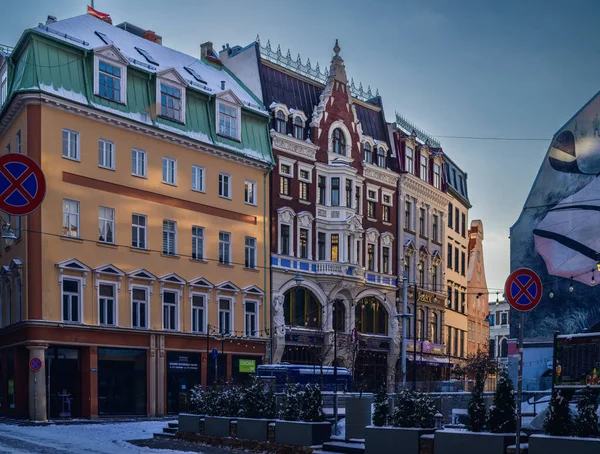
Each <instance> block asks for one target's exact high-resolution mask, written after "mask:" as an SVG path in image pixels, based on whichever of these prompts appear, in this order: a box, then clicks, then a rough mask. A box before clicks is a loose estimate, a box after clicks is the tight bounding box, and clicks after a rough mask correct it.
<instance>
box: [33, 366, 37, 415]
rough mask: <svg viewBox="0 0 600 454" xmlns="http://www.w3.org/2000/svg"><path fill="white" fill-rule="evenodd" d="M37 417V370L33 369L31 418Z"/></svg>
mask: <svg viewBox="0 0 600 454" xmlns="http://www.w3.org/2000/svg"><path fill="white" fill-rule="evenodd" d="M37 419H38V417H37V372H36V371H33V420H34V421H37Z"/></svg>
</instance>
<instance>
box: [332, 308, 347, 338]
mask: <svg viewBox="0 0 600 454" xmlns="http://www.w3.org/2000/svg"><path fill="white" fill-rule="evenodd" d="M333 320H334V323H335V329H337V330H338V331H339V332H345V331H346V307H345V306H344V302H343V301H340V300H335V301H334V304H333Z"/></svg>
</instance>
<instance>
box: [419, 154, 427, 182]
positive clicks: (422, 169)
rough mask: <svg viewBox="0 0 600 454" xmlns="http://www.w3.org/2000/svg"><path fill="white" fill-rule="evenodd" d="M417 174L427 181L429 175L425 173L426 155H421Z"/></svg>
mask: <svg viewBox="0 0 600 454" xmlns="http://www.w3.org/2000/svg"><path fill="white" fill-rule="evenodd" d="M419 176H420V177H421V180H423V181H427V180H428V179H429V175H427V156H423V155H421V172H420V175H419Z"/></svg>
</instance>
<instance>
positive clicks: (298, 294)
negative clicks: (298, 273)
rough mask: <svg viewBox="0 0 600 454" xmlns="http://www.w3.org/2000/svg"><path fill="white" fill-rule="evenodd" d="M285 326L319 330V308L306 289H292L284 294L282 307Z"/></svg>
mask: <svg viewBox="0 0 600 454" xmlns="http://www.w3.org/2000/svg"><path fill="white" fill-rule="evenodd" d="M283 312H284V316H285V324H286V325H287V326H300V327H304V328H315V329H320V328H321V307H320V305H319V302H318V300H317V297H316V296H315V295H314V294H313V293H312V292H311V291H310V290H308V289H305V288H302V287H301V288H292V289H290V290H288V291H287V292H286V293H285V301H284V305H283Z"/></svg>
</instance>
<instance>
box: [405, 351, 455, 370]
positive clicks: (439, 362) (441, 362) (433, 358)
mask: <svg viewBox="0 0 600 454" xmlns="http://www.w3.org/2000/svg"><path fill="white" fill-rule="evenodd" d="M406 359H407V360H408V361H414V355H413V354H412V353H407V354H406ZM417 364H421V365H423V366H432V367H452V366H453V364H452V362H451V361H450V359H448V357H447V356H437V355H421V354H419V353H417Z"/></svg>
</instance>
